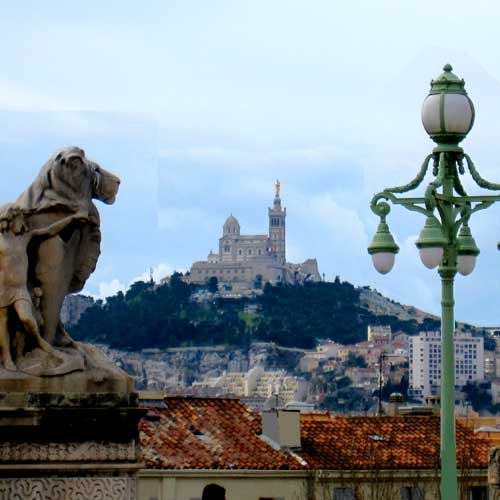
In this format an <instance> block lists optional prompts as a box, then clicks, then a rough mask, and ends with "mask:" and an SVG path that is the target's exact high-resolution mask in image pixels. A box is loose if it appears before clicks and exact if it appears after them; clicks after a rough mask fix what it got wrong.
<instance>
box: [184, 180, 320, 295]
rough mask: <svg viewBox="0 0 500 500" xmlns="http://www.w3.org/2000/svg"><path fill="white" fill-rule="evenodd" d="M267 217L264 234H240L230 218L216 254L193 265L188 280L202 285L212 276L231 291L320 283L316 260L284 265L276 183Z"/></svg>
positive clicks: (282, 220)
mask: <svg viewBox="0 0 500 500" xmlns="http://www.w3.org/2000/svg"><path fill="white" fill-rule="evenodd" d="M268 217H269V230H268V233H267V234H241V227H240V224H239V222H238V220H237V219H236V217H234V216H233V215H230V216H229V217H228V218H227V220H226V222H225V223H224V226H223V228H222V237H221V238H219V251H218V253H214V252H212V251H211V252H210V253H209V255H208V257H207V260H205V261H199V262H195V263H193V265H192V266H191V271H190V281H191V282H192V283H196V284H205V283H207V282H208V281H209V280H210V278H213V277H215V278H217V281H218V284H219V286H221V285H222V286H225V287H226V288H229V289H232V290H234V291H239V290H245V289H252V288H260V287H261V286H262V285H263V284H264V283H267V282H269V283H271V284H278V283H296V282H304V281H308V280H309V281H320V280H321V276H320V274H319V271H318V264H317V261H316V259H309V260H307V261H306V262H304V263H302V264H291V263H287V262H286V208H282V206H281V197H280V183H279V181H277V182H276V191H275V196H274V200H273V206H272V207H271V208H269V209H268Z"/></svg>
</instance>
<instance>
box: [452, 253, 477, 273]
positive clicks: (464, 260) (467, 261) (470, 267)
mask: <svg viewBox="0 0 500 500" xmlns="http://www.w3.org/2000/svg"><path fill="white" fill-rule="evenodd" d="M476 259H477V256H476V255H458V257H457V270H458V272H459V273H460V274H461V275H462V276H468V275H469V274H470V273H471V272H472V271H474V268H475V267H476Z"/></svg>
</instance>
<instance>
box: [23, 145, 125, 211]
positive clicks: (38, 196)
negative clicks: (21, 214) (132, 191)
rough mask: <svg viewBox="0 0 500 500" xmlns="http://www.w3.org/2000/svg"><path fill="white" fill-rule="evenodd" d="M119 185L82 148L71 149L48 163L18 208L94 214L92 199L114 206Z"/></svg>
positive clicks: (53, 157) (67, 149) (114, 176)
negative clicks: (57, 208) (58, 208)
mask: <svg viewBox="0 0 500 500" xmlns="http://www.w3.org/2000/svg"><path fill="white" fill-rule="evenodd" d="M119 186H120V179H119V178H118V177H117V176H116V175H114V174H112V173H111V172H108V171H107V170H105V169H104V168H102V167H101V166H99V165H98V164H97V163H95V162H93V161H91V160H89V159H88V158H87V157H86V156H85V152H84V151H83V149H81V148H78V147H76V146H70V147H66V148H62V149H59V150H57V151H56V152H55V153H54V154H53V155H52V156H51V157H50V158H49V159H48V160H47V162H46V163H45V165H44V166H43V167H42V169H41V170H40V173H39V174H38V177H37V178H36V179H35V181H34V182H33V184H32V185H31V186H30V187H29V188H28V189H27V190H26V191H25V192H24V193H23V194H22V195H21V196H20V197H19V198H18V199H17V201H16V205H18V206H20V207H21V208H24V209H32V210H36V211H45V210H50V209H51V207H54V206H66V207H67V208H68V209H70V210H72V211H73V210H77V209H86V210H88V211H89V212H94V211H95V208H94V207H93V203H92V199H97V200H100V201H102V202H104V203H107V204H111V203H114V201H115V198H116V194H117V193H118V188H119Z"/></svg>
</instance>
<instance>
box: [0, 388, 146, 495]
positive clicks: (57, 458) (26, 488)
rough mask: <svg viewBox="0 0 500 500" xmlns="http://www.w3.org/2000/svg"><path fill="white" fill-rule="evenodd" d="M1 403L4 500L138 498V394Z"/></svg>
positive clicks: (19, 397)
mask: <svg viewBox="0 0 500 500" xmlns="http://www.w3.org/2000/svg"><path fill="white" fill-rule="evenodd" d="M2 396H3V397H2ZM0 397H2V399H1V400H0V500H7V499H16V500H32V499H36V500H45V499H46V500H84V499H85V500H104V499H106V500H135V499H136V472H137V470H138V469H139V463H138V451H139V447H138V421H139V419H140V418H141V417H142V415H143V413H144V411H143V410H141V409H140V408H139V405H138V398H137V395H136V394H135V393H129V392H125V393H116V392H112V393H106V392H101V393H70V392H66V393H29V392H25V393H3V394H0Z"/></svg>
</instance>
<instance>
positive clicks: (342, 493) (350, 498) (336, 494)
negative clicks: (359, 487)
mask: <svg viewBox="0 0 500 500" xmlns="http://www.w3.org/2000/svg"><path fill="white" fill-rule="evenodd" d="M355 498H356V497H355V496H354V488H335V489H334V490H333V500H355Z"/></svg>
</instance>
